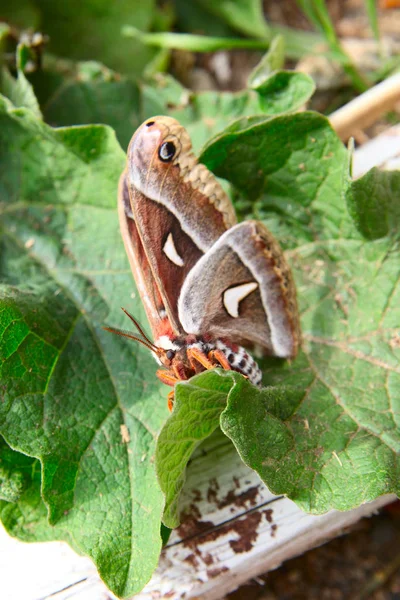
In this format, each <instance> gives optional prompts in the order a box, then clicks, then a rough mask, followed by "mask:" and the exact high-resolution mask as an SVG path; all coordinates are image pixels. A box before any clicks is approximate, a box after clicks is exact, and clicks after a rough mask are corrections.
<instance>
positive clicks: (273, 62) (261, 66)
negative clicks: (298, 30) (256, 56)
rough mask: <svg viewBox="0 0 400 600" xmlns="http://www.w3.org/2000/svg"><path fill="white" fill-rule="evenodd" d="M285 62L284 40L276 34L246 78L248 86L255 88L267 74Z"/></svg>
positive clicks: (262, 81) (263, 80)
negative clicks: (266, 50)
mask: <svg viewBox="0 0 400 600" xmlns="http://www.w3.org/2000/svg"><path fill="white" fill-rule="evenodd" d="M284 63H285V40H284V39H283V36H282V35H277V36H276V37H274V38H273V39H272V41H271V44H270V47H269V49H268V52H266V53H265V54H264V56H263V57H262V59H261V60H260V62H259V63H258V65H256V66H255V67H254V69H253V70H252V72H251V73H250V75H249V78H248V87H250V88H253V89H257V88H258V87H260V85H262V84H263V83H264V82H265V81H266V80H267V79H268V78H269V76H270V75H271V74H272V73H274V72H275V71H278V70H279V69H282V67H283V65H284Z"/></svg>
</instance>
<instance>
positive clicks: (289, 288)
mask: <svg viewBox="0 0 400 600" xmlns="http://www.w3.org/2000/svg"><path fill="white" fill-rule="evenodd" d="M178 309H179V318H180V321H181V324H182V327H183V329H184V330H185V331H186V332H187V333H193V334H196V335H206V334H212V335H213V336H216V337H221V338H229V339H231V340H232V341H234V342H238V343H243V344H245V345H246V344H247V345H249V344H251V345H259V346H261V347H262V348H263V350H264V352H265V353H266V354H272V355H275V356H280V357H292V356H295V355H296V353H297V349H298V345H299V339H300V329H299V318H298V312H297V302H296V292H295V287H294V282H293V279H292V275H291V272H290V269H289V267H288V265H287V263H286V260H285V258H284V256H283V253H282V250H281V249H280V247H279V245H278V243H277V242H276V240H275V239H274V237H273V236H272V234H271V233H270V232H269V231H268V230H267V229H266V228H265V227H264V226H263V225H262V224H261V223H259V222H258V221H246V222H244V223H240V224H239V225H236V226H235V227H232V228H231V229H229V230H228V231H227V232H226V233H224V234H223V235H222V236H221V238H220V239H219V240H218V241H217V242H216V243H215V244H214V245H213V246H212V247H211V248H210V250H208V252H206V253H205V254H204V256H203V257H202V258H201V259H200V260H199V261H198V262H197V263H196V264H195V265H194V267H193V269H192V270H191V271H190V273H189V274H188V276H187V278H186V280H185V283H184V285H183V287H182V291H181V294H180V297H179V303H178Z"/></svg>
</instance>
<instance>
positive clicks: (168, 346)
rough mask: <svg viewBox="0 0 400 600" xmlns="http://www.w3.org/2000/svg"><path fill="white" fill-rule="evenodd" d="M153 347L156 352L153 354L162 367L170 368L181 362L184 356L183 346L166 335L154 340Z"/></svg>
mask: <svg viewBox="0 0 400 600" xmlns="http://www.w3.org/2000/svg"><path fill="white" fill-rule="evenodd" d="M155 346H156V348H157V351H156V352H154V354H155V355H156V358H157V360H158V362H159V363H160V364H161V365H163V366H164V367H167V368H170V367H172V365H173V363H174V362H175V361H181V360H182V358H183V357H184V356H185V351H184V348H183V344H182V343H180V342H179V341H178V340H176V339H175V340H172V339H171V338H170V337H168V336H167V335H162V336H160V337H159V338H158V339H157V340H156V342H155Z"/></svg>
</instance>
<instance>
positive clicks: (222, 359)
mask: <svg viewBox="0 0 400 600" xmlns="http://www.w3.org/2000/svg"><path fill="white" fill-rule="evenodd" d="M208 358H209V359H210V360H211V361H214V364H215V362H217V363H219V364H220V365H221V367H222V368H223V369H225V370H226V371H230V370H231V369H232V367H231V365H230V364H229V361H228V359H227V358H226V356H225V354H224V353H223V352H222V350H211V352H209V353H208Z"/></svg>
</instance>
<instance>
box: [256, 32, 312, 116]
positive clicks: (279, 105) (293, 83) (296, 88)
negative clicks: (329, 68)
mask: <svg viewBox="0 0 400 600" xmlns="http://www.w3.org/2000/svg"><path fill="white" fill-rule="evenodd" d="M284 48H285V44H284V40H283V37H282V36H277V37H275V38H274V39H273V40H272V42H271V46H270V49H269V50H268V52H267V53H266V54H265V56H264V57H263V58H262V59H261V61H260V62H259V64H258V65H257V66H256V67H255V68H254V69H253V71H252V72H251V73H250V76H249V79H248V87H249V88H251V89H254V90H256V92H257V93H258V94H259V100H260V108H261V110H262V112H263V113H266V114H268V115H273V114H279V113H284V112H289V111H294V110H297V109H298V108H300V107H301V106H302V105H303V104H304V103H305V102H307V100H309V98H310V97H311V96H312V94H313V93H314V90H315V84H314V82H313V80H312V79H311V77H309V76H308V75H306V74H305V73H296V72H295V71H282V70H280V69H281V67H282V65H283V63H284Z"/></svg>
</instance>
